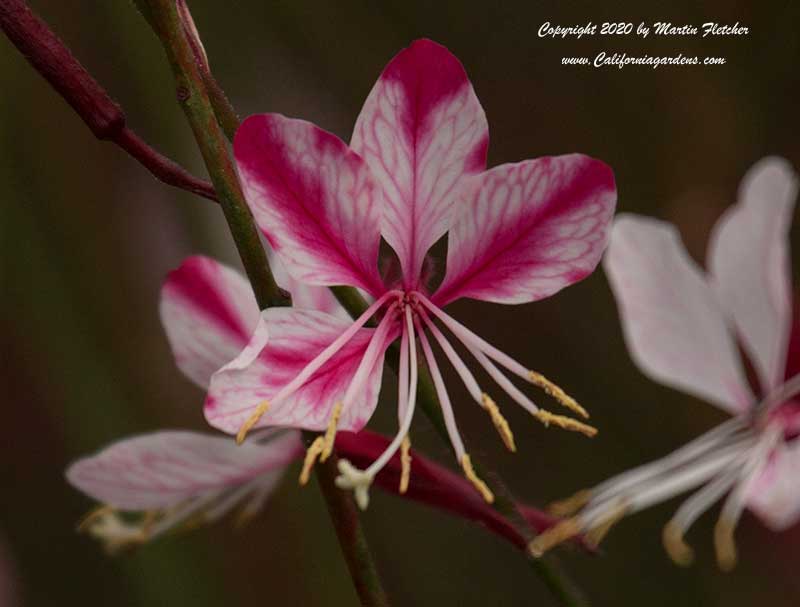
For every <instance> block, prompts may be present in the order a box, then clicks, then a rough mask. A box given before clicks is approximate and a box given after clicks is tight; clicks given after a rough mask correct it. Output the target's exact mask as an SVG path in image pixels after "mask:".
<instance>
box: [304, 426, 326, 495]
mask: <svg viewBox="0 0 800 607" xmlns="http://www.w3.org/2000/svg"><path fill="white" fill-rule="evenodd" d="M324 448H325V438H323V437H322V436H318V437H317V438H315V439H314V442H313V443H311V446H310V447H309V448H308V449H307V450H306V457H305V459H304V460H303V469H302V470H301V471H300V479H299V482H300V484H301V485H302V486H305V485H307V484H308V481H309V479H310V478H311V469H312V468H313V467H314V464H316V463H317V458H318V457H319V455H320V453H322V450H323V449H324Z"/></svg>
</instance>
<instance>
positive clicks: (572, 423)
mask: <svg viewBox="0 0 800 607" xmlns="http://www.w3.org/2000/svg"><path fill="white" fill-rule="evenodd" d="M533 416H534V417H535V418H536V419H538V420H539V421H540V422H542V423H543V424H544V425H545V427H546V426H549V425H550V424H553V425H554V426H558V427H559V428H564V430H572V431H573V432H580V433H581V434H584V435H586V436H588V437H589V438H591V437H593V436H595V435H596V434H597V428H595V427H593V426H590V425H588V424H584V423H583V422H579V421H578V420H575V419H572V418H571V417H566V416H564V415H554V414H552V413H550V411H545V410H544V409H539V410H538V411H537V412H536V413H534V414H533Z"/></svg>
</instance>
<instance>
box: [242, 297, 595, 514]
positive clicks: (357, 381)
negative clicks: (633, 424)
mask: <svg viewBox="0 0 800 607" xmlns="http://www.w3.org/2000/svg"><path fill="white" fill-rule="evenodd" d="M376 316H379V320H378V321H377V327H376V328H375V331H374V334H373V337H372V339H371V341H370V343H369V345H368V347H367V348H366V351H365V353H364V356H363V358H362V360H361V362H360V363H359V366H358V368H357V370H356V372H355V374H354V376H353V377H352V380H351V381H350V384H349V387H348V388H347V390H346V392H345V394H344V396H343V398H342V399H341V400H340V401H338V402H336V403H335V404H334V406H333V408H332V412H331V414H330V418H329V421H328V425H327V429H326V431H325V433H324V434H323V435H321V436H319V437H317V438H316V439H315V440H314V442H313V443H312V444H311V445H310V447H309V448H308V450H307V452H306V456H305V460H304V463H303V467H302V471H301V473H300V484H301V485H304V484H306V483H307V482H308V480H309V476H310V471H311V469H312V467H313V466H314V464H315V463H316V461H317V460H319V461H322V462H324V461H326V460H327V459H328V458H329V457H330V456H331V454H332V453H333V447H334V442H335V438H336V432H337V427H338V422H339V419H340V416H341V415H342V411H343V410H344V409H345V408H346V407H347V406H348V403H350V402H352V401H353V399H354V398H355V397H356V396H357V395H359V393H360V391H362V390H364V389H365V387H366V379H367V376H368V374H369V372H370V370H371V369H372V368H373V366H374V364H375V361H376V359H377V358H378V356H379V355H380V354H381V353H382V351H383V350H384V349H385V347H386V346H387V344H388V343H390V342H391V341H393V340H394V339H395V338H396V337H397V335H398V334H399V336H400V357H399V369H398V418H399V431H398V433H397V435H396V436H395V437H394V440H393V441H392V442H391V444H390V445H389V446H388V447H387V448H386V450H385V451H384V452H383V453H382V454H381V455H380V456H379V457H378V459H376V460H375V461H374V462H373V463H372V464H371V465H370V466H369V467H368V468H366V469H365V470H360V469H358V468H356V467H355V466H353V465H352V464H351V463H350V462H349V461H348V460H346V459H341V460H339V463H338V467H339V473H340V475H339V476H338V477H337V479H336V484H337V485H338V486H339V487H340V488H344V489H352V490H353V491H354V493H355V498H356V501H357V503H358V505H359V506H360V507H361V508H362V509H363V508H366V507H367V505H368V503H369V493H368V491H369V487H370V485H371V484H372V481H373V480H374V478H375V476H376V475H377V474H378V473H379V472H380V470H381V469H382V468H383V467H384V466H385V465H386V464H387V462H388V461H389V460H390V459H391V458H392V457H393V456H394V455H395V454H396V453H397V452H398V451H399V452H400V458H401V463H402V477H401V480H400V492H401V493H404V492H405V491H406V490H407V488H408V483H409V479H410V476H411V457H410V456H409V450H410V447H411V440H410V438H409V431H410V428H411V421H412V418H413V416H414V410H415V406H416V401H417V384H418V380H419V378H418V369H417V364H418V360H417V346H418V345H419V347H420V349H421V352H422V354H423V356H424V359H425V362H426V365H427V368H428V370H429V371H430V375H431V379H432V380H433V384H434V387H435V390H436V394H437V397H438V400H439V404H440V406H441V409H442V414H443V417H444V421H445V426H446V428H447V432H448V435H449V439H450V441H451V444H452V447H453V451H454V452H455V455H456V459H457V460H458V462H459V464H460V465H461V468H462V470H463V473H464V475H465V476H466V478H467V479H468V480H469V481H470V482H471V483H472V485H473V486H474V487H475V489H476V490H477V491H478V492H479V493H480V494H481V496H482V497H483V498H484V499H485V500H486V501H487V502H489V503H492V502H493V501H494V495H493V494H492V491H491V490H490V489H489V487H488V486H487V484H486V483H485V482H484V481H483V480H482V479H481V478H480V477H479V476H478V475H477V474H476V472H475V469H474V467H473V465H472V461H471V459H470V456H469V454H468V453H467V452H466V449H465V447H464V443H463V440H462V439H461V436H460V434H459V431H458V428H457V425H456V420H455V416H454V413H453V408H452V404H451V401H450V397H449V395H448V392H447V389H446V387H445V383H444V380H443V378H442V374H441V371H440V369H439V366H438V364H437V362H436V358H435V356H434V352H433V349H432V347H431V341H430V340H429V338H428V334H430V335H431V336H432V337H433V339H434V340H435V341H436V343H438V345H439V347H440V348H441V350H442V351H443V352H444V354H445V356H446V358H447V359H448V361H449V362H450V364H451V365H452V366H453V368H454V369H455V371H456V373H457V374H458V376H459V377H460V379H461V381H462V382H463V383H464V385H465V386H466V388H467V391H468V392H469V394H470V396H471V397H472V399H473V400H474V401H475V402H476V403H477V404H478V405H479V406H480V407H481V408H482V409H484V410H485V411H486V412H487V414H488V415H489V417H490V419H491V420H492V423H493V424H494V426H495V428H496V429H497V431H498V433H499V434H500V437H501V438H502V440H503V443H504V444H505V446H506V447H507V448H508V449H509V450H510V451H512V452H513V451H515V450H516V446H515V444H514V435H513V433H512V431H511V428H510V426H509V424H508V421H507V420H506V419H505V418H504V417H503V415H502V413H501V412H500V409H499V407H498V406H497V404H496V403H495V401H494V400H493V399H492V397H491V396H489V394H488V393H487V392H485V391H484V390H483V389H482V388H481V387H480V385H479V384H478V381H477V380H476V379H475V377H474V375H473V374H472V372H471V371H470V370H469V369H468V368H467V365H466V364H465V363H464V361H463V360H462V359H461V357H460V356H459V354H458V353H457V352H456V350H455V348H454V347H453V346H452V344H451V343H450V341H448V338H447V337H446V336H445V334H444V333H443V332H442V330H441V329H439V327H437V325H436V324H435V323H434V318H436V319H438V320H439V321H440V322H441V323H442V325H443V326H444V327H446V328H447V329H448V330H449V331H450V333H451V334H452V335H453V336H454V337H455V338H456V340H458V342H459V343H460V344H461V345H462V346H463V347H464V348H465V349H466V350H467V351H468V352H469V353H470V354H471V355H472V356H473V357H474V358H475V360H476V361H477V362H478V364H479V365H480V366H481V368H482V369H483V370H484V371H485V372H486V373H487V375H488V376H489V377H490V378H491V379H493V380H494V381H495V382H496V383H497V385H498V386H499V387H500V388H501V389H502V390H503V391H504V392H505V393H506V394H507V395H508V396H509V397H511V399H512V400H514V401H515V402H516V403H518V404H519V405H520V406H522V407H523V408H524V409H525V410H527V411H528V412H529V413H531V414H532V415H533V416H534V417H535V418H536V419H538V420H539V421H540V422H542V423H543V424H544V425H545V426H549V425H551V424H552V425H554V426H558V427H560V428H564V429H566V430H573V431H576V432H580V433H583V434H585V435H586V436H589V437H592V436H594V435H595V434H596V433H597V430H596V429H595V428H594V427H592V426H589V425H588V424H585V423H583V422H580V421H578V420H576V419H573V418H571V417H566V416H563V415H556V414H553V413H551V412H550V411H547V410H545V409H541V408H540V407H538V406H537V405H536V404H534V402H533V401H532V400H531V399H530V398H528V397H527V396H526V395H525V394H524V393H523V392H522V391H521V390H520V389H519V388H517V387H516V385H514V383H513V382H512V381H511V380H510V379H509V378H508V377H507V375H506V374H505V373H504V372H503V371H501V369H500V367H502V368H504V369H505V370H506V371H508V372H510V373H511V374H512V375H516V376H518V377H520V378H522V379H523V380H525V381H527V382H529V383H531V384H533V385H535V386H537V387H539V388H541V389H542V390H544V391H545V392H546V393H547V394H549V395H550V396H551V397H552V398H554V399H555V400H556V401H558V403H560V404H561V405H563V406H564V407H566V408H568V409H570V410H571V411H573V412H574V413H576V414H577V415H579V416H580V417H582V418H584V419H586V418H588V417H589V414H588V413H587V412H586V410H585V409H584V408H583V407H581V406H580V405H579V404H578V403H577V402H576V401H575V399H573V398H572V397H571V396H569V395H568V394H566V393H565V392H564V390H562V389H561V388H560V387H559V386H557V385H556V384H554V383H552V382H551V381H550V380H548V379H547V378H546V377H544V376H543V375H542V374H541V373H537V372H536V371H531V370H529V369H527V368H525V367H523V366H522V365H521V364H520V363H518V362H517V361H515V360H514V359H513V358H511V357H510V356H508V355H507V354H505V353H503V352H501V351H500V350H498V349H497V348H495V347H494V346H492V345H491V344H489V343H488V342H486V341H485V340H484V339H482V338H480V337H478V336H477V335H476V334H475V333H473V332H472V331H470V330H469V329H467V328H466V327H465V326H464V325H462V324H461V323H459V322H458V321H457V320H455V319H454V318H452V317H451V316H449V315H448V314H446V313H445V312H444V311H443V310H442V309H441V308H439V307H438V306H436V305H435V304H433V303H432V302H431V301H430V299H428V298H427V297H426V296H425V295H423V294H422V293H420V292H419V291H416V290H412V291H401V290H390V291H388V292H386V293H385V294H384V295H383V296H381V297H380V298H378V299H377V300H376V301H375V302H374V303H373V304H372V305H371V306H370V307H369V308H368V309H367V310H366V311H365V312H364V313H363V314H362V315H361V316H360V317H359V318H358V319H357V320H355V321H354V323H353V324H352V325H351V326H350V327H349V328H348V329H347V330H346V331H345V332H344V333H342V335H340V336H339V337H338V338H337V339H336V340H334V341H333V343H331V344H330V345H329V346H328V347H327V348H325V349H324V350H323V351H322V352H321V353H320V354H319V355H317V357H316V358H314V359H313V360H312V361H311V362H309V363H308V365H307V366H306V367H305V368H304V369H303V370H302V371H301V372H300V373H299V374H298V375H297V376H296V377H295V378H294V379H293V380H292V381H291V382H289V383H288V384H286V385H285V386H284V387H283V389H281V390H280V391H279V392H278V393H277V394H276V395H275V396H274V397H273V398H271V399H270V400H268V401H267V400H265V401H262V402H261V403H260V404H259V405H258V406H257V408H256V409H255V411H254V413H253V414H252V415H251V416H250V417H249V418H248V419H247V420H246V421H245V423H244V424H243V425H242V426H241V428H240V430H239V432H238V435H237V441H238V442H240V443H241V442H242V441H243V440H244V439H245V437H246V435H247V433H248V432H249V431H250V430H251V429H252V428H253V427H254V426H255V425H256V424H257V423H258V422H259V420H260V419H261V418H262V417H263V416H264V415H265V414H267V412H268V411H269V410H270V408H271V407H273V406H275V405H277V404H279V403H280V402H281V401H282V400H285V399H287V398H289V397H290V396H292V394H294V393H295V392H296V391H297V390H299V389H300V388H301V387H302V386H303V385H304V384H305V383H306V382H307V381H309V379H310V378H311V377H312V376H313V375H314V373H315V372H316V371H318V370H319V369H320V368H321V367H322V366H323V365H324V364H325V363H326V362H328V361H329V360H330V359H331V358H332V357H333V356H334V355H335V354H336V353H337V352H338V351H340V350H341V348H343V347H344V346H345V345H346V344H347V342H348V341H349V340H350V339H352V337H353V336H354V335H355V334H356V332H357V331H358V330H359V329H360V328H362V327H363V326H365V325H366V324H367V323H368V322H369V321H370V320H372V319H373V317H376Z"/></svg>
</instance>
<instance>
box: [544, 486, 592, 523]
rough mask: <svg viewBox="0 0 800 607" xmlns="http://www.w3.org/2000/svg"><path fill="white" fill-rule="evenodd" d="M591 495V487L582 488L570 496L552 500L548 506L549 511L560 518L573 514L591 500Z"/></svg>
mask: <svg viewBox="0 0 800 607" xmlns="http://www.w3.org/2000/svg"><path fill="white" fill-rule="evenodd" d="M591 497H592V490H591V489H581V490H580V491H578V492H577V493H575V494H574V495H571V496H570V497H568V498H565V499H563V500H558V501H555V502H552V503H551V504H550V505H549V506H547V511H548V512H549V513H550V514H552V515H553V516H557V517H559V518H563V517H565V516H572V515H573V514H575V513H576V512H577V511H578V510H580V509H581V508H583V507H584V506H585V505H586V504H587V503H588V502H589V500H590V499H591Z"/></svg>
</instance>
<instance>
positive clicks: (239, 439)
mask: <svg viewBox="0 0 800 607" xmlns="http://www.w3.org/2000/svg"><path fill="white" fill-rule="evenodd" d="M268 410H269V401H268V400H262V401H261V402H260V403H258V406H257V407H256V410H255V411H253V414H252V415H251V416H250V417H248V418H247V420H246V421H245V422H244V423H243V424H242V427H241V428H239V432H238V434H236V444H237V445H241V444H242V443H243V442H244V439H245V438H247V433H248V432H250V430H252V429H253V426H255V425H256V424H257V423H258V420H260V419H261V418H262V416H263V415H264V414H265V413H266V412H267V411H268Z"/></svg>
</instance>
